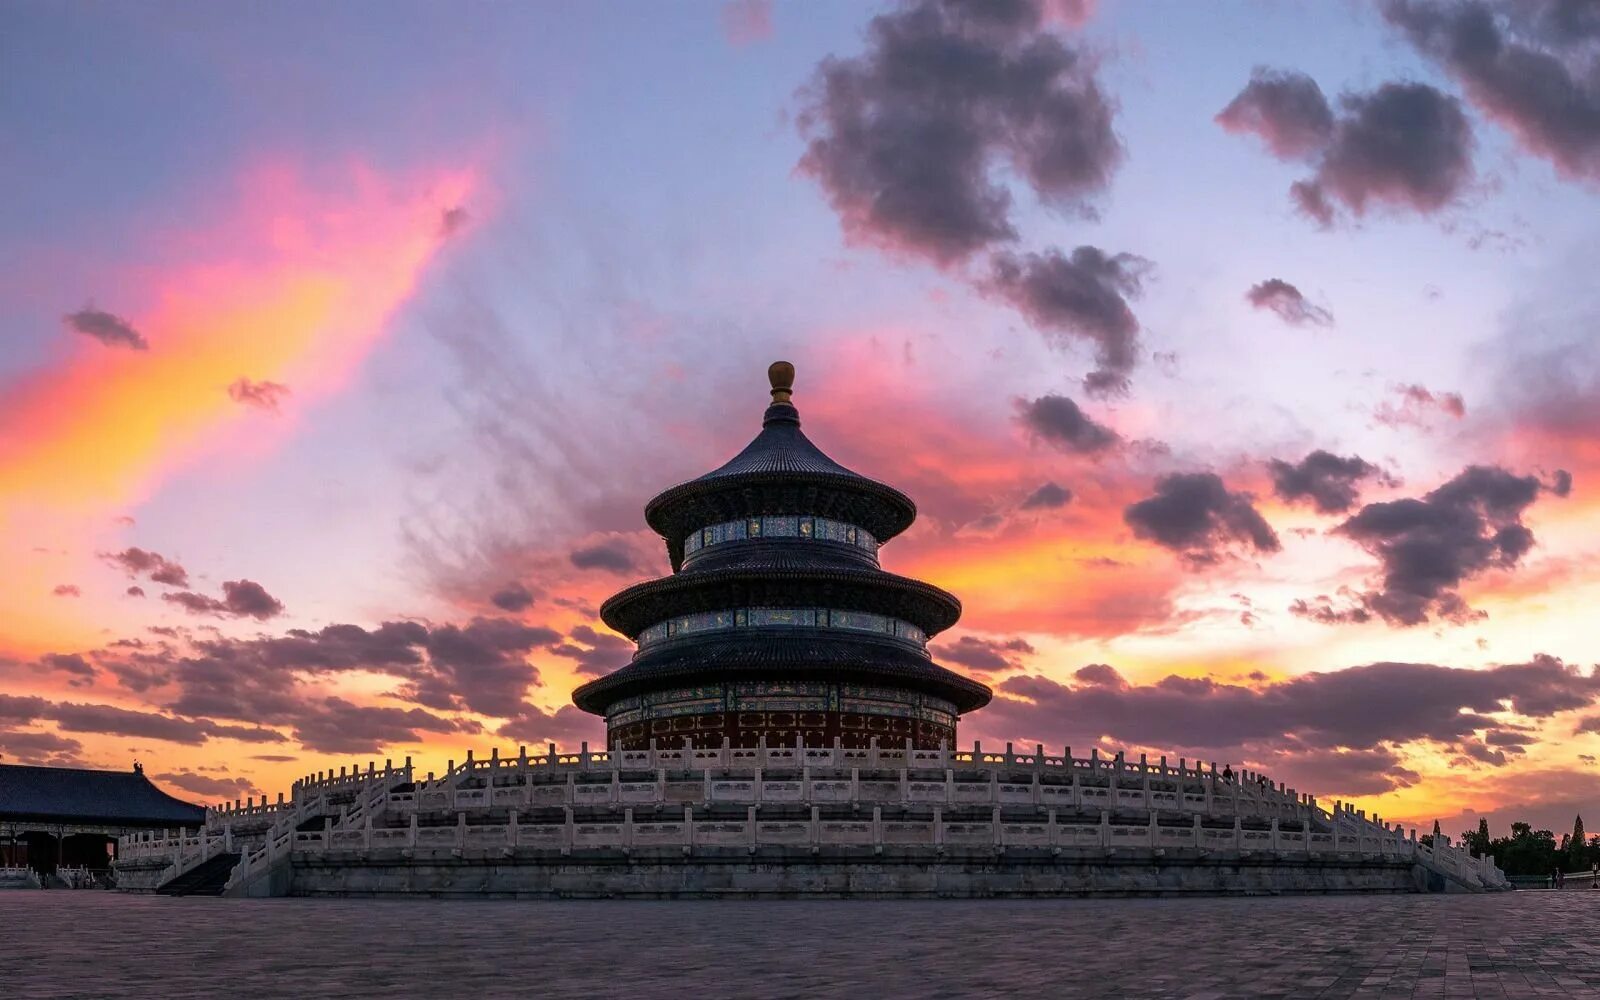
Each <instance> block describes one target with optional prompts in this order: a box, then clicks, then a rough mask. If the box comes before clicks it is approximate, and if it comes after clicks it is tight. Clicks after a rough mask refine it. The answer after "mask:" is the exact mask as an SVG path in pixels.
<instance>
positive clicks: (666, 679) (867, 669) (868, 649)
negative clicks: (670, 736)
mask: <svg viewBox="0 0 1600 1000" xmlns="http://www.w3.org/2000/svg"><path fill="white" fill-rule="evenodd" d="M740 680H764V681H797V680H821V681H848V682H854V683H861V684H871V685H879V686H885V687H900V688H906V689H910V690H915V691H921V692H924V693H927V694H932V695H935V696H937V697H940V698H943V699H945V700H946V701H949V702H950V703H951V704H953V705H955V706H956V710H957V711H958V712H960V713H962V714H965V713H967V712H972V711H975V710H977V709H979V708H982V707H983V706H985V705H987V704H988V703H989V700H990V699H991V698H992V697H993V692H992V691H990V690H989V687H988V686H987V685H985V684H981V683H979V682H978V681H975V680H973V679H971V678H970V677H965V676H962V675H961V674H958V673H956V672H955V671H953V670H948V669H946V668H944V667H941V666H939V665H938V664H937V663H934V662H933V661H932V660H931V659H929V658H928V657H927V655H926V654H923V653H920V652H918V651H916V650H914V649H911V648H909V647H907V646H906V645H905V644H903V643H900V642H897V641H895V640H892V639H883V638H877V637H872V636H859V637H858V636H851V637H849V638H843V637H839V636H837V635H833V634H829V633H826V632H822V631H820V630H816V631H815V632H814V634H810V635H790V636H784V637H783V638H781V639H775V638H773V637H771V636H739V637H726V636H704V637H698V638H695V639H689V640H681V641H679V642H674V643H671V644H669V645H664V646H661V647H657V648H655V649H652V650H650V651H649V652H647V653H641V654H640V655H639V656H637V657H635V658H634V660H633V662H632V663H630V664H628V665H627V666H625V667H622V668H621V669H619V670H616V671H614V672H612V673H610V674H607V675H606V676H604V677H601V678H599V679H597V680H593V681H590V682H589V683H587V684H584V685H583V686H582V687H579V688H578V689H577V690H576V691H574V692H573V693H572V701H573V704H575V705H577V706H578V708H580V709H582V710H583V711H585V712H590V713H593V714H595V715H604V714H606V711H607V710H608V708H609V707H610V706H611V705H613V704H615V703H616V702H617V701H619V700H621V699H623V698H628V697H632V696H633V695H637V694H643V693H645V692H648V691H653V690H660V689H661V688H664V687H672V686H674V685H680V684H686V683H696V684H698V683H705V682H712V681H740Z"/></svg>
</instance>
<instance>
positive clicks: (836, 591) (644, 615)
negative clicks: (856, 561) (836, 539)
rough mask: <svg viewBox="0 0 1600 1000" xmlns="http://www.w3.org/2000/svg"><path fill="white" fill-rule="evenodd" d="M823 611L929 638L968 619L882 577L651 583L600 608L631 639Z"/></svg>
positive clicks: (724, 577)
mask: <svg viewBox="0 0 1600 1000" xmlns="http://www.w3.org/2000/svg"><path fill="white" fill-rule="evenodd" d="M741 607H746V608H760V607H768V608H772V607H819V608H837V609H839V610H841V611H867V612H872V613H875V614H884V615H889V616H891V617H894V618H900V619H903V620H905V621H908V622H910V623H911V624H913V625H915V626H917V627H918V628H920V629H922V631H923V632H925V633H927V634H928V635H929V636H930V637H931V636H934V635H937V634H938V633H940V632H943V631H944V630H945V629H947V628H949V627H950V626H952V625H954V624H955V623H956V622H957V621H958V620H960V618H961V602H960V601H959V600H958V599H957V598H956V597H955V595H954V594H951V593H949V592H947V591H944V590H941V589H939V588H938V587H935V586H933V585H932V584H929V583H923V582H922V581H921V580H912V579H909V578H907V577H903V576H896V575H895V574H893V573H885V572H884V571H882V570H876V569H873V570H865V569H863V570H845V569H829V568H776V567H771V568H766V567H739V568H737V569H720V570H718V569H712V570H705V571H701V570H699V569H698V568H697V569H696V570H695V571H694V572H690V573H680V574H677V575H675V576H668V577H662V578H661V579H659V580H647V581H645V582H644V583H638V584H635V585H633V586H632V587H629V588H628V589H626V590H624V591H621V592H620V593H617V594H615V595H613V596H612V597H611V598H610V599H609V600H607V601H606V602H605V603H604V604H602V605H600V618H601V620H602V621H604V622H605V623H606V624H607V625H609V626H610V627H611V628H613V629H615V630H616V631H618V632H621V633H622V634H623V635H625V636H627V637H628V638H630V639H637V638H638V637H639V633H640V632H642V631H644V630H645V629H647V628H649V627H650V626H651V625H654V624H656V623H657V622H660V621H665V620H666V619H668V618H671V617H673V616H675V615H683V614H694V613H697V612H701V611H726V610H729V609H732V608H741Z"/></svg>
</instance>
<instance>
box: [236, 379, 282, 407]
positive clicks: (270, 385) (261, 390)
mask: <svg viewBox="0 0 1600 1000" xmlns="http://www.w3.org/2000/svg"><path fill="white" fill-rule="evenodd" d="M287 395H289V387H288V386H286V385H283V384H281V383H279V382H266V381H262V382H252V381H250V380H249V379H247V378H243V377H241V378H239V379H237V380H235V381H234V382H233V384H232V385H230V386H228V398H229V399H231V400H233V401H234V402H235V403H239V404H241V405H243V406H253V407H255V408H256V409H258V410H266V411H268V412H270V413H277V412H278V407H279V405H280V404H281V403H282V402H283V399H284V397H285V396H287Z"/></svg>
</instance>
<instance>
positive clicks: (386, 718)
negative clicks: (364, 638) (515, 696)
mask: <svg viewBox="0 0 1600 1000" xmlns="http://www.w3.org/2000/svg"><path fill="white" fill-rule="evenodd" d="M479 732H482V727H481V726H479V725H478V724H477V723H475V722H472V721H470V720H462V719H448V718H445V717H443V716H439V715H435V714H433V713H432V712H427V711H424V710H423V709H420V708H393V707H389V706H381V705H356V704H353V703H351V702H348V701H345V700H344V699H343V698H323V699H321V700H318V701H313V702H310V703H309V704H308V705H307V706H306V711H304V712H302V713H300V715H299V716H298V717H297V718H296V719H295V722H294V738H295V739H297V740H299V741H300V745H301V746H303V747H305V748H306V749H307V750H315V751H319V752H321V753H377V752H378V751H380V750H382V749H383V748H384V747H386V746H393V745H396V744H408V743H420V742H422V739H423V737H422V734H423V733H472V734H476V733H479Z"/></svg>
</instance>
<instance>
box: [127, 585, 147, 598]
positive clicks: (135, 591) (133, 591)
mask: <svg viewBox="0 0 1600 1000" xmlns="http://www.w3.org/2000/svg"><path fill="white" fill-rule="evenodd" d="M123 593H124V594H126V595H128V596H129V597H143V596H144V588H143V587H140V586H138V585H134V586H130V587H129V588H128V589H127V590H125V591H123Z"/></svg>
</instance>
